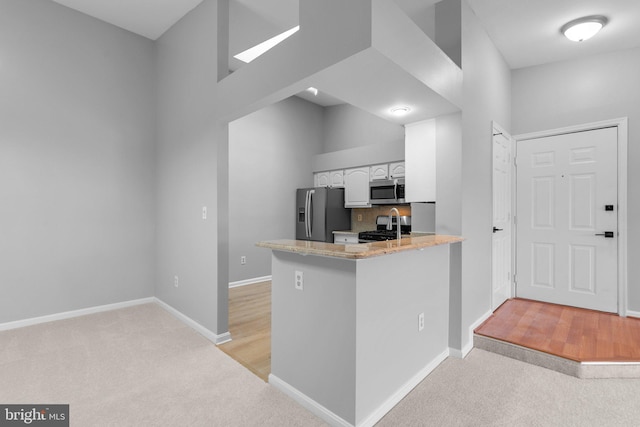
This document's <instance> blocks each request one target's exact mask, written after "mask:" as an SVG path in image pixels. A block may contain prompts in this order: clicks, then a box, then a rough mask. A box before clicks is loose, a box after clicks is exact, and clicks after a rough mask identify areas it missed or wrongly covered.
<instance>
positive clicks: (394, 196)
mask: <svg viewBox="0 0 640 427" xmlns="http://www.w3.org/2000/svg"><path fill="white" fill-rule="evenodd" d="M404 189H405V185H404V178H398V179H385V180H380V181H371V182H369V201H370V203H371V204H372V205H393V204H397V203H405V199H404Z"/></svg>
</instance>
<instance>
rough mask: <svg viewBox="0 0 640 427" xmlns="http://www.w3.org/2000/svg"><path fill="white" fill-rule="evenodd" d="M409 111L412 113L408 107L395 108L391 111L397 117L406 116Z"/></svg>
mask: <svg viewBox="0 0 640 427" xmlns="http://www.w3.org/2000/svg"><path fill="white" fill-rule="evenodd" d="M409 111H411V108H409V107H406V106H402V107H393V108H392V109H391V114H393V115H395V116H404V115H405V114H407V113H408V112H409Z"/></svg>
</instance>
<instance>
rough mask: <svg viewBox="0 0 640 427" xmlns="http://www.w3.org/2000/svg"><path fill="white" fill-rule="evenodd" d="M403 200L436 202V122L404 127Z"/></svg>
mask: <svg viewBox="0 0 640 427" xmlns="http://www.w3.org/2000/svg"><path fill="white" fill-rule="evenodd" d="M404 144H405V145H404V147H405V165H406V175H405V185H406V188H405V200H406V201H407V202H408V203H411V202H435V201H436V121H435V119H431V120H425V121H421V122H416V123H411V124H408V125H406V126H405V141H404Z"/></svg>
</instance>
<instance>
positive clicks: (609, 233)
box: [596, 231, 615, 239]
mask: <svg viewBox="0 0 640 427" xmlns="http://www.w3.org/2000/svg"><path fill="white" fill-rule="evenodd" d="M614 235H615V233H614V232H613V231H605V232H604V233H596V236H604V237H605V238H607V239H613V237H614Z"/></svg>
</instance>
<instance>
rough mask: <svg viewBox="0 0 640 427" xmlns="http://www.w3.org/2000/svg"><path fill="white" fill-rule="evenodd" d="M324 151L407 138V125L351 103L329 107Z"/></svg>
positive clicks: (393, 141)
mask: <svg viewBox="0 0 640 427" xmlns="http://www.w3.org/2000/svg"><path fill="white" fill-rule="evenodd" d="M324 121H325V122H324V152H325V153H330V152H332V151H339V150H346V149H348V148H355V147H362V146H365V145H376V144H389V143H396V142H403V141H404V127H403V126H400V125H397V124H395V123H391V122H389V121H386V120H383V119H381V118H380V117H378V116H375V115H373V114H371V113H368V112H366V111H364V110H361V109H359V108H356V107H354V106H353V105H349V104H342V105H335V106H331V107H326V108H325V111H324Z"/></svg>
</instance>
